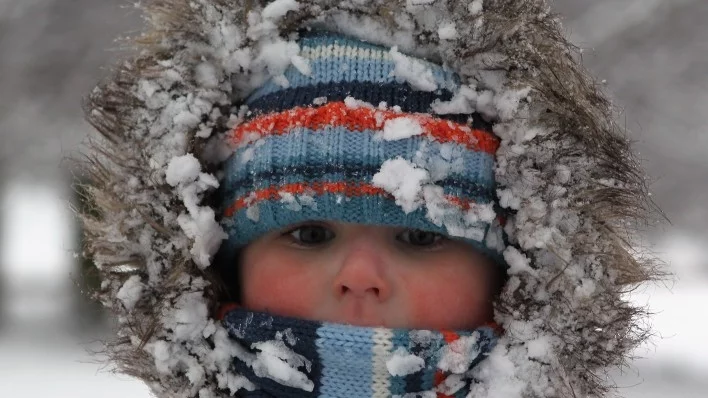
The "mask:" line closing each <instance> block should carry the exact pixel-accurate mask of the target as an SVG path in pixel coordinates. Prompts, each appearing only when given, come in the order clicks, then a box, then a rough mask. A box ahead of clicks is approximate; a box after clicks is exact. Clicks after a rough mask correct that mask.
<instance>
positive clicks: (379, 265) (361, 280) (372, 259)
mask: <svg viewBox="0 0 708 398" xmlns="http://www.w3.org/2000/svg"><path fill="white" fill-rule="evenodd" d="M361 246H363V245H359V247H358V248H356V247H355V248H352V250H349V251H348V252H347V253H346V254H345V256H344V257H343V258H342V262H341V264H340V268H339V272H338V273H337V276H336V277H335V281H334V287H333V288H334V295H335V297H336V298H338V299H342V298H344V297H345V296H352V297H355V298H367V297H371V298H374V299H375V300H377V301H380V302H383V301H385V300H387V299H388V298H389V297H390V295H391V284H390V282H389V278H388V276H387V274H386V260H385V259H384V256H383V255H382V254H381V253H380V252H379V250H377V248H376V247H361Z"/></svg>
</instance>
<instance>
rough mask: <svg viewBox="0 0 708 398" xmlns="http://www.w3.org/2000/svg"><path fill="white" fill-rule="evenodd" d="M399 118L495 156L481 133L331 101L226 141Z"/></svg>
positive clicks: (370, 126)
mask: <svg viewBox="0 0 708 398" xmlns="http://www.w3.org/2000/svg"><path fill="white" fill-rule="evenodd" d="M400 117H406V118H412V119H414V120H416V121H417V122H418V123H419V124H420V126H421V128H422V129H423V133H424V134H426V135H427V136H429V137H431V138H433V139H435V140H436V141H439V142H456V143H459V144H462V145H465V146H466V147H467V148H469V149H470V150H473V151H483V152H486V153H490V154H492V155H493V154H495V153H496V151H497V149H498V148H499V140H498V139H497V138H496V137H495V136H494V135H492V134H491V133H489V132H487V131H484V130H477V129H471V128H469V127H468V126H466V125H464V124H460V123H456V122H453V121H450V120H445V119H439V118H434V117H432V116H430V115H428V114H423V113H400V112H394V111H391V110H379V109H372V108H367V107H360V108H350V107H348V106H347V105H346V104H345V103H344V102H341V101H340V102H330V103H328V104H325V105H322V106H320V107H316V108H313V107H296V108H293V109H288V110H285V111H282V112H277V113H270V114H267V115H264V116H260V117H257V118H255V119H253V120H250V121H248V122H246V123H243V124H240V125H238V126H236V127H235V128H234V129H233V130H232V131H231V133H230V134H229V139H228V141H229V142H230V143H232V144H235V145H237V146H238V145H241V144H244V143H248V142H250V141H251V140H252V139H253V134H255V135H256V136H257V137H258V138H261V137H263V136H267V135H271V134H287V133H288V132H290V131H291V130H293V129H295V128H298V127H302V128H309V129H312V130H318V129H321V128H324V127H327V126H330V127H335V126H336V127H345V128H347V129H348V130H351V131H362V130H381V129H382V128H383V126H384V123H386V121H387V120H392V119H397V118H400Z"/></svg>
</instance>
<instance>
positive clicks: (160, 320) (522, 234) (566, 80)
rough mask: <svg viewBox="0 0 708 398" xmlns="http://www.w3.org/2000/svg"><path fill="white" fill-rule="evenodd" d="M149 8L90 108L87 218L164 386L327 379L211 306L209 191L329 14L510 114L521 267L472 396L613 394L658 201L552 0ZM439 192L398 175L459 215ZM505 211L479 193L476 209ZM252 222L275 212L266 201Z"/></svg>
mask: <svg viewBox="0 0 708 398" xmlns="http://www.w3.org/2000/svg"><path fill="white" fill-rule="evenodd" d="M141 7H142V8H143V10H144V11H145V13H146V16H147V18H146V20H147V21H148V23H149V25H148V26H147V27H146V31H145V34H144V35H143V36H141V37H140V38H139V40H137V41H136V43H139V44H136V45H137V46H139V47H140V51H139V52H136V54H137V55H135V57H134V58H132V59H129V60H127V61H126V62H125V63H124V64H122V65H121V66H120V67H119V68H118V69H117V71H116V72H115V74H114V76H113V77H112V78H111V79H110V80H108V81H106V82H104V83H103V84H101V85H99V86H98V87H97V88H96V89H95V90H94V91H93V92H92V93H91V96H90V98H89V100H88V103H87V106H86V116H87V119H88V120H89V121H90V122H91V123H92V125H93V126H94V127H95V128H96V130H97V131H98V133H99V135H96V137H95V139H93V140H92V142H91V145H90V147H89V150H88V152H87V158H86V159H87V160H86V161H85V163H84V165H85V166H86V170H87V172H88V173H89V179H90V183H89V186H88V188H87V193H88V194H89V196H90V201H91V203H92V204H93V205H94V208H95V209H97V210H98V213H95V212H94V213H86V214H83V215H82V217H83V220H84V225H85V229H86V242H87V243H86V245H87V250H86V252H87V255H89V256H91V258H92V259H93V260H94V261H95V263H96V265H97V267H98V269H99V272H100V273H101V276H102V277H103V278H104V282H103V284H102V290H101V291H100V292H99V297H100V299H101V300H102V301H103V303H104V304H105V305H106V306H108V307H110V308H111V310H112V311H114V313H115V314H116V317H117V319H118V321H119V329H118V338H117V339H116V340H115V341H113V342H109V343H108V344H107V350H108V352H109V354H111V356H112V357H113V360H114V361H115V363H116V365H117V366H118V368H119V370H120V371H122V372H125V373H128V374H131V375H134V376H137V377H140V378H142V379H144V380H145V381H146V382H147V383H148V385H149V386H150V387H151V388H152V390H153V392H154V393H155V394H156V395H157V396H160V397H163V396H164V397H168V396H183V397H202V398H206V397H221V396H230V395H232V394H235V393H238V391H239V390H241V389H247V390H252V389H253V388H254V387H255V386H254V385H253V384H252V383H250V382H249V381H248V380H247V379H245V378H244V377H243V376H242V375H239V374H235V373H234V372H233V370H232V368H231V367H230V365H229V364H230V360H231V358H232V357H233V356H239V357H241V358H243V359H244V361H246V362H248V363H255V364H256V366H257V367H259V369H261V370H262V371H263V374H269V375H272V376H274V377H280V378H287V379H288V380H290V382H291V383H293V384H295V385H298V386H303V387H305V388H307V387H308V386H309V385H308V384H307V379H306V377H304V375H298V374H294V373H292V372H290V371H288V372H284V369H285V368H283V367H282V366H281V365H283V364H287V362H288V360H289V359H288V358H290V357H287V356H283V355H284V354H282V353H281V354H279V355H280V356H277V355H276V357H275V358H279V361H280V362H278V361H273V360H265V358H261V359H258V358H255V357H252V355H253V354H250V353H249V352H248V351H246V350H245V348H248V347H240V346H239V345H238V344H237V343H235V342H233V341H231V340H229V339H228V336H227V335H226V332H225V331H224V329H223V327H222V326H221V325H220V324H219V323H218V322H216V321H215V320H214V319H213V310H214V308H215V307H216V304H217V302H218V300H219V290H217V289H216V288H215V285H214V284H213V283H212V282H211V281H213V280H214V279H215V277H214V274H213V272H212V271H211V269H210V267H209V263H210V261H211V260H212V256H213V254H214V252H215V251H216V249H217V248H218V245H219V243H220V242H221V240H222V239H223V238H224V236H225V235H224V234H223V231H221V230H220V228H219V227H218V224H216V215H215V213H214V211H213V209H211V208H209V207H208V206H207V205H206V204H205V203H207V201H206V199H208V197H209V195H210V194H212V193H213V192H214V190H215V188H216V187H217V186H218V180H217V178H216V177H215V176H216V175H218V174H217V171H218V170H214V164H215V162H217V161H218V159H216V158H215V157H216V156H218V158H219V159H222V158H223V155H224V154H225V151H224V149H223V146H221V145H219V138H220V137H221V135H222V134H223V133H224V132H226V131H227V130H228V129H229V128H230V127H233V125H235V124H238V123H239V122H240V120H241V115H243V109H242V108H241V107H240V105H241V101H242V99H243V98H245V97H246V96H247V95H248V94H249V93H250V92H251V91H252V90H253V89H254V88H256V87H258V86H260V85H261V84H263V83H264V82H265V81H266V80H267V79H268V78H274V79H275V81H276V82H277V83H279V84H281V85H284V86H287V85H288V84H289V83H288V82H287V80H286V79H285V77H284V75H283V72H284V71H285V69H286V68H287V67H288V66H289V65H291V64H293V65H294V66H295V67H296V68H298V69H299V70H300V71H301V72H302V73H305V74H307V72H308V70H309V65H308V64H307V62H306V60H305V59H304V58H302V57H300V56H299V51H300V48H299V46H298V45H297V43H296V42H295V38H296V31H297V29H299V28H302V27H304V26H318V27H324V28H327V29H331V30H335V31H340V32H342V33H346V34H350V35H354V36H357V37H359V38H361V39H364V40H368V41H371V42H374V43H378V44H382V45H386V46H389V47H390V48H391V52H390V53H391V55H392V57H393V58H394V60H395V62H396V64H397V67H396V72H395V74H396V77H397V78H399V79H402V80H403V81H406V82H408V83H410V84H411V85H412V86H413V88H415V89H418V90H434V89H435V87H433V86H432V85H433V84H434V81H432V80H430V79H427V78H426V76H427V75H426V73H427V72H426V68H425V66H424V64H421V63H418V62H412V61H411V58H410V57H411V56H415V57H423V58H426V59H428V60H430V61H433V62H437V63H441V64H445V65H446V66H448V67H450V68H452V69H454V70H456V71H457V72H458V73H459V74H460V76H461V77H462V80H463V82H462V83H463V86H462V88H461V89H460V90H459V91H458V92H457V93H455V95H454V97H453V98H452V100H451V101H448V102H444V103H443V102H438V103H436V104H434V105H433V111H434V112H437V113H439V114H444V113H451V112H457V111H464V112H469V111H472V110H476V111H477V112H479V113H481V114H482V115H484V116H485V118H487V119H488V120H489V121H492V122H495V127H494V132H495V134H497V135H498V136H499V137H500V138H501V147H500V149H499V151H498V153H497V169H496V179H497V185H498V187H499V189H498V191H497V194H498V197H499V203H500V205H501V206H502V207H505V208H506V209H508V210H511V211H512V215H511V216H510V217H509V218H508V220H507V224H506V227H505V230H506V233H507V234H508V236H509V238H510V240H511V243H512V246H510V247H508V248H506V251H505V253H504V257H505V258H506V259H507V261H509V262H510V264H511V265H512V271H513V272H510V274H511V275H510V279H509V281H508V283H507V285H506V288H505V290H504V292H503V294H502V296H501V297H500V299H499V301H498V303H497V306H496V319H497V321H499V322H500V323H501V325H502V326H503V327H504V328H505V330H506V333H505V336H504V337H503V338H502V339H501V341H500V344H499V345H498V346H497V348H496V349H495V350H494V351H493V352H492V354H491V356H490V357H489V358H488V359H487V360H485V361H483V362H482V363H481V364H480V365H479V366H478V367H476V368H475V369H474V373H475V374H474V376H475V377H476V378H477V379H478V380H480V383H479V384H476V385H475V386H474V387H473V388H474V391H473V394H472V395H473V396H475V397H482V398H484V397H487V398H497V397H505V398H508V397H561V396H601V395H604V394H605V393H607V392H608V391H609V388H610V387H611V386H609V385H607V384H606V382H605V381H604V378H602V377H595V375H602V373H603V372H604V370H605V369H607V367H610V366H615V365H619V364H621V363H623V361H624V359H625V358H626V356H627V355H628V354H629V353H630V351H631V350H632V348H633V347H635V346H636V345H637V344H638V343H639V342H641V341H642V340H643V338H644V337H645V334H646V333H645V332H646V331H644V330H642V329H641V328H639V326H638V325H639V318H638V316H639V315H640V314H641V309H637V308H633V307H631V306H630V305H629V304H628V303H627V302H626V301H624V300H623V299H622V296H621V293H622V292H623V291H624V290H625V289H626V288H627V285H628V284H630V285H631V284H635V283H639V282H641V281H644V280H647V279H649V278H650V277H651V276H652V274H651V268H650V267H649V265H650V264H651V263H650V260H651V259H650V258H649V259H648V260H646V259H645V258H644V257H641V256H638V255H637V253H635V252H633V251H632V249H631V245H632V242H631V241H627V238H626V237H627V236H631V233H632V232H633V231H632V230H631V228H632V226H633V225H637V221H639V222H642V221H643V220H646V219H647V217H649V216H650V215H651V210H652V207H651V205H650V202H649V201H648V199H647V192H646V188H645V186H644V180H643V175H642V173H641V171H640V170H639V166H638V164H637V162H636V160H635V158H634V157H633V155H632V153H631V152H630V151H629V143H628V140H627V138H626V137H625V136H624V135H623V133H622V132H621V130H620V129H619V128H618V127H617V126H616V125H615V124H614V122H613V117H614V115H613V113H612V109H611V108H610V105H609V102H608V101H607V100H606V99H605V97H604V96H603V94H602V93H601V92H599V91H598V89H597V85H595V84H594V81H593V80H592V79H591V78H590V77H588V75H587V73H586V72H585V71H584V70H583V68H582V67H581V66H579V64H578V63H577V62H576V60H575V58H574V57H573V47H572V46H570V45H569V44H567V43H566V42H565V41H564V39H563V38H562V35H561V29H560V26H559V24H558V22H557V20H556V19H555V18H554V17H553V15H552V14H551V13H550V12H549V9H548V6H547V5H546V2H545V0H526V1H517V0H485V1H482V0H474V1H452V0H447V1H445V0H438V1H433V0H431V1H415V2H414V1H398V2H396V1H388V0H386V1H384V0H356V1H354V0H351V1H335V0H323V1H315V0H299V1H296V0H278V1H272V2H266V1H245V0H190V1H187V0H146V1H144V2H141ZM350 102H351V101H350ZM354 105H355V106H363V105H362V104H354ZM369 106H371V105H369ZM383 106H384V108H385V104H384V105H383ZM391 106H395V104H391ZM403 123H404V121H401V124H403ZM405 123H407V122H405ZM399 127H400V126H399ZM389 128H392V130H390V133H396V132H399V133H400V131H398V130H397V129H396V126H395V125H394V126H389ZM382 130H383V129H382ZM383 134H386V133H385V132H384V133H383ZM395 137H397V135H396V134H394V135H392V136H391V138H393V139H395ZM254 139H255V140H257V139H258V137H254ZM421 151H424V148H423V149H421ZM436 156H437V155H436ZM439 157H440V160H435V159H434V158H431V157H429V156H427V155H426V156H424V157H422V158H421V159H422V160H421V159H418V161H416V163H415V164H406V166H409V167H408V168H407V169H406V170H408V172H411V173H414V174H415V173H417V174H420V178H419V180H421V181H422V180H426V181H428V180H430V181H432V182H434V181H435V180H436V179H437V178H439V177H440V176H443V175H445V174H446V173H448V172H449V171H450V170H452V169H454V167H455V162H454V154H453V153H445V154H443V153H441V154H439ZM436 165H437V166H436ZM399 166H401V165H399ZM400 169H401V170H402V169H403V167H402V166H401V168H400ZM404 171H405V170H404ZM422 173H425V174H426V175H425V176H423V174H422ZM609 180H613V181H615V183H614V184H609V185H608V184H607V183H606V181H609ZM389 182H390V181H389ZM435 188H436V187H435V186H434V184H429V185H427V186H425V187H423V189H422V192H421V191H420V190H415V189H413V191H415V192H413V193H411V192H409V190H408V188H407V187H405V186H404V185H403V184H398V185H396V186H395V187H393V189H397V190H398V192H400V195H399V196H400V199H401V201H402V203H406V206H408V208H409V209H410V208H414V207H416V206H419V205H421V204H422V203H426V206H427V208H428V211H429V216H431V214H432V216H431V217H435V215H434V214H440V216H441V217H442V216H443V215H444V211H445V209H444V206H443V205H442V204H441V203H440V200H439V198H440V197H441V196H442V195H441V193H440V192H439V190H436V189H435ZM436 198H437V199H436ZM296 199H297V201H296ZM282 200H283V201H286V202H288V203H292V205H293V206H295V205H297V206H303V205H306V204H307V198H304V197H299V198H291V197H286V196H283V198H282ZM436 203H437V204H438V205H440V206H438V207H436ZM436 211H437V212H438V213H436ZM493 213H494V212H493V211H492V210H491V209H484V208H480V209H479V210H475V211H474V212H473V213H470V214H469V215H467V217H469V221H470V222H472V221H475V220H480V219H489V218H490V217H493ZM249 217H253V218H255V219H257V217H258V209H257V207H255V206H254V207H253V208H249ZM462 227H464V226H462ZM460 233H462V234H468V233H474V232H473V231H465V230H464V228H463V230H461V231H460ZM488 239H492V238H489V237H488ZM497 239H498V238H497ZM116 304H122V305H116ZM600 342H601V343H600ZM261 348H263V349H264V350H261V352H269V349H270V348H269V347H268V346H263V347H261ZM270 359H273V358H270ZM254 361H258V362H254ZM283 361H285V362H283ZM271 362H272V363H275V362H277V364H276V365H273V366H276V368H271V367H270V365H268V363H271ZM291 365H292V364H291ZM264 366H265V367H264ZM278 366H280V368H277V367H278ZM285 370H286V369H285ZM447 387H448V388H452V386H447Z"/></svg>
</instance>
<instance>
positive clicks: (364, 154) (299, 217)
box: [221, 31, 504, 258]
mask: <svg viewBox="0 0 708 398" xmlns="http://www.w3.org/2000/svg"><path fill="white" fill-rule="evenodd" d="M298 44H299V45H300V48H301V51H300V53H299V56H297V57H294V58H293V64H292V65H290V66H289V67H288V68H287V69H286V70H285V72H284V73H283V74H282V75H279V76H275V77H274V78H272V79H271V80H269V81H268V82H267V83H265V84H264V85H263V86H261V87H259V88H258V89H256V90H255V91H254V92H252V93H251V94H250V96H249V97H248V98H247V99H246V101H245V104H246V105H247V106H248V112H247V113H246V115H245V120H244V122H242V123H240V124H239V125H237V126H236V127H235V128H234V129H233V130H232V131H231V132H230V134H229V135H228V138H227V139H228V143H229V145H231V146H232V147H233V150H234V152H233V154H232V155H231V156H230V157H229V159H228V160H227V161H226V163H225V167H224V169H225V178H224V182H223V183H222V193H221V198H222V200H223V202H222V211H223V213H222V215H223V219H222V224H223V225H224V227H225V230H226V231H227V233H228V235H229V238H228V241H227V242H225V243H224V245H225V246H226V248H227V249H229V250H235V249H238V248H240V247H243V246H245V245H247V244H248V243H249V242H251V241H253V240H255V239H257V238H259V237H260V236H262V235H264V234H266V233H268V232H269V231H272V230H275V229H280V228H283V227H286V226H288V225H291V224H294V223H299V222H303V221H307V220H333V221H342V222H349V223H359V224H369V225H386V226H395V227H405V228H411V229H418V230H423V231H429V232H435V233H440V234H442V235H445V236H448V237H451V238H455V239H463V240H465V241H468V242H470V243H472V244H473V245H474V246H476V247H477V248H478V249H479V250H481V251H482V252H484V253H486V254H488V255H491V256H493V257H494V258H498V257H499V253H500V252H501V251H502V250H503V248H504V242H503V232H502V229H501V226H500V220H501V219H500V218H499V217H497V216H496V211H495V207H494V199H495V184H494V165H495V162H494V155H495V152H496V150H497V148H498V145H499V143H498V140H497V139H496V138H495V136H494V135H493V134H492V133H491V126H490V125H489V124H488V123H486V122H485V121H484V120H483V119H482V117H481V116H480V115H478V114H474V113H473V114H469V113H465V114H460V113H444V112H443V111H444V110H445V109H446V108H447V109H448V110H449V109H450V108H452V107H450V106H449V105H450V104H451V103H452V102H451V99H453V97H454V96H455V95H456V94H457V93H458V91H459V88H460V85H461V82H460V78H459V76H458V75H457V74H455V73H454V72H452V71H451V70H448V69H447V68H445V67H442V66H440V65H436V64H434V63H431V62H428V61H425V60H422V59H417V58H413V57H409V56H406V55H403V54H401V53H399V52H398V51H397V49H396V47H394V48H392V49H389V48H385V47H381V46H377V45H373V44H370V43H366V42H363V41H361V40H358V39H353V38H350V37H346V36H342V35H340V34H335V33H330V32H323V31H308V32H304V33H303V34H301V36H300V40H299V41H298ZM446 105H447V106H446ZM433 109H436V110H438V112H437V113H436V114H434V112H433Z"/></svg>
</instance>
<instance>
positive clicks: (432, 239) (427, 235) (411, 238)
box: [396, 229, 446, 249]
mask: <svg viewBox="0 0 708 398" xmlns="http://www.w3.org/2000/svg"><path fill="white" fill-rule="evenodd" d="M396 238H397V239H398V240H399V241H402V242H403V243H406V244H409V245H411V246H416V247H419V248H426V249H429V248H433V247H437V246H439V245H441V244H443V243H444V241H445V239H446V238H445V237H444V236H442V235H440V234H438V233H435V232H428V231H421V230H419V229H407V230H405V231H403V232H401V233H400V234H399V235H398V236H397V237H396Z"/></svg>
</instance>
